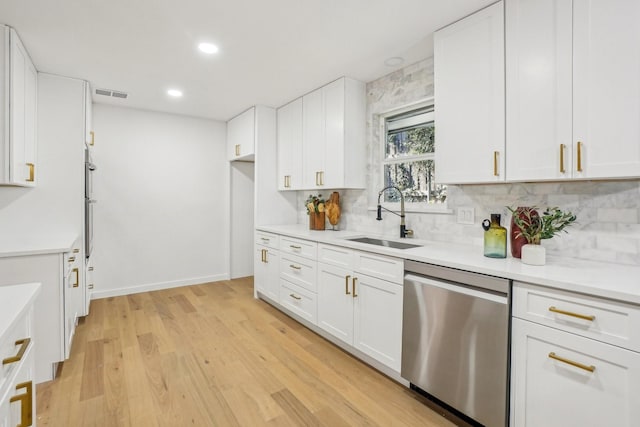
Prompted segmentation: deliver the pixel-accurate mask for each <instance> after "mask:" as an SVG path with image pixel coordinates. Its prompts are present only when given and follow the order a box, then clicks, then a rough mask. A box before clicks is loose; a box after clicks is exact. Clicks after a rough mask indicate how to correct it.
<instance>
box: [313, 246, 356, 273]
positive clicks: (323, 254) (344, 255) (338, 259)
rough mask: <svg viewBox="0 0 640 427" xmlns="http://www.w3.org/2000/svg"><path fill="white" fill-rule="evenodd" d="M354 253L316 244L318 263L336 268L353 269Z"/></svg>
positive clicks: (338, 247) (341, 248)
mask: <svg viewBox="0 0 640 427" xmlns="http://www.w3.org/2000/svg"><path fill="white" fill-rule="evenodd" d="M353 257H354V251H353V250H352V249H349V248H343V247H341V246H332V245H325V244H322V243H320V244H318V262H323V263H325V264H329V265H335V266H336V267H343V268H348V269H351V268H353Z"/></svg>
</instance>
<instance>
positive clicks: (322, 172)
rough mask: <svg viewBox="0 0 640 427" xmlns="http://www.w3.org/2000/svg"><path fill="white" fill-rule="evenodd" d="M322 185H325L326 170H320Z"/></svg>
mask: <svg viewBox="0 0 640 427" xmlns="http://www.w3.org/2000/svg"><path fill="white" fill-rule="evenodd" d="M320 185H324V171H320Z"/></svg>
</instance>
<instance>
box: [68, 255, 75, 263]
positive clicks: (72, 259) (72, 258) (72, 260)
mask: <svg viewBox="0 0 640 427" xmlns="http://www.w3.org/2000/svg"><path fill="white" fill-rule="evenodd" d="M75 260H76V257H74V256H70V257H69V260H68V261H69V262H74V261H75Z"/></svg>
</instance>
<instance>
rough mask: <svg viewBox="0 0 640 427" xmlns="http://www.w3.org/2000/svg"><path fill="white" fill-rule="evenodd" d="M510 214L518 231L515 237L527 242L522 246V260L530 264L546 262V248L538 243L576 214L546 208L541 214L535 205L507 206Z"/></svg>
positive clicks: (548, 237) (567, 223) (564, 225)
mask: <svg viewBox="0 0 640 427" xmlns="http://www.w3.org/2000/svg"><path fill="white" fill-rule="evenodd" d="M507 209H509V211H510V212H511V214H512V219H513V223H514V224H515V225H517V226H518V228H519V229H520V231H518V232H517V233H516V237H517V238H519V237H524V239H525V240H526V241H527V244H526V245H524V246H522V262H523V263H525V264H530V265H544V264H545V262H546V250H545V248H544V246H541V245H540V241H541V240H542V239H550V238H552V237H553V236H555V235H556V234H558V233H560V232H561V231H564V232H565V233H566V232H567V230H565V228H566V227H568V226H570V225H571V224H572V223H573V222H575V220H576V216H575V215H574V214H573V213H571V212H569V211H566V212H564V211H562V210H561V209H559V208H557V207H554V208H546V209H545V210H544V212H543V213H542V215H540V214H539V213H538V210H537V208H536V207H530V208H529V207H527V208H517V209H513V208H510V207H507Z"/></svg>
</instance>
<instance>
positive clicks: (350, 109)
mask: <svg viewBox="0 0 640 427" xmlns="http://www.w3.org/2000/svg"><path fill="white" fill-rule="evenodd" d="M365 109H366V99H365V85H364V83H362V82H359V81H356V80H353V79H349V78H346V77H343V78H341V79H338V80H336V81H334V82H332V83H329V84H328V85H326V86H323V87H321V88H320V89H317V90H315V91H313V92H311V93H309V94H307V95H304V96H303V97H302V184H301V186H300V187H298V185H297V184H296V187H295V188H297V189H305V190H310V189H323V188H328V189H329V188H330V189H334V188H364V187H365V186H366V183H365V176H366V162H365V126H366V118H365ZM278 149H279V150H280V147H279V148H278ZM278 179H279V180H283V178H282V177H279V178H278ZM286 189H290V188H286Z"/></svg>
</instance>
